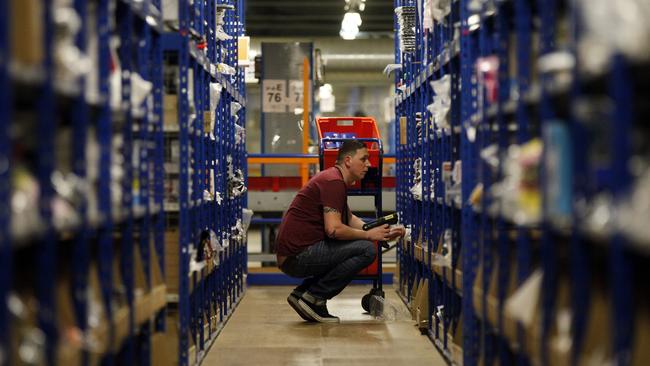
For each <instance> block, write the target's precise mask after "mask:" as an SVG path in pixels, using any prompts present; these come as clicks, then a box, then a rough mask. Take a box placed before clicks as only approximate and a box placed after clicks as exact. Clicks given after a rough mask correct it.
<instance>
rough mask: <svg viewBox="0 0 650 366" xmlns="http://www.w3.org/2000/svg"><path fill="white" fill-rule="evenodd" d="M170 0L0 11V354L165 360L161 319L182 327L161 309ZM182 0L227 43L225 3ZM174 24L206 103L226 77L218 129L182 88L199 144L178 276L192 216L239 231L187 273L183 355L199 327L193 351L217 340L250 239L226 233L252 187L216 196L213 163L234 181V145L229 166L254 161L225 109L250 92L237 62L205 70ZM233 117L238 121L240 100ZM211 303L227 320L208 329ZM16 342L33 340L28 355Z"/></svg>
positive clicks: (47, 360)
mask: <svg viewBox="0 0 650 366" xmlns="http://www.w3.org/2000/svg"><path fill="white" fill-rule="evenodd" d="M224 3H225V2H224ZM229 4H230V5H233V4H234V9H235V10H234V11H232V12H229V14H228V15H227V16H226V25H225V26H224V30H225V31H226V32H229V33H230V34H233V35H241V34H243V32H244V29H243V27H242V25H241V24H243V22H244V18H243V17H244V6H243V2H241V1H239V2H237V3H236V4H235V3H234V2H233V3H232V4H231V3H229ZM162 5H163V4H162V2H161V0H142V1H133V0H91V1H84V0H73V1H70V2H54V1H51V0H27V1H23V0H20V1H18V0H2V1H1V2H0V12H1V13H2V14H5V15H11V16H7V19H10V20H11V21H7V22H3V23H2V25H1V26H0V97H2V98H1V101H0V117H1V118H0V198H2V200H1V202H0V264H1V265H2V267H1V269H0V271H1V273H0V276H1V278H2V281H0V282H1V284H0V299H1V300H2V301H1V303H2V305H0V364H20V363H26V362H33V363H39V364H50V365H56V364H61V365H72V364H83V365H86V364H93V365H95V364H106V365H112V364H115V365H131V364H140V365H148V364H162V363H161V360H160V356H159V354H158V351H159V350H160V349H162V348H164V346H165V344H166V343H165V341H164V338H165V332H166V331H169V330H170V329H173V328H175V327H176V326H177V324H175V323H173V322H168V321H166V319H167V311H168V310H167V309H168V306H167V298H166V282H165V277H167V279H169V276H170V274H169V273H167V274H165V262H166V256H165V236H164V234H165V227H166V221H167V220H168V216H170V215H171V214H170V213H166V212H165V210H164V207H163V198H164V180H165V172H164V149H163V147H164V139H165V137H164V136H165V133H166V132H165V131H164V123H163V107H164V106H163V48H164V47H167V45H166V44H165V39H166V38H167V36H168V34H167V33H165V28H164V22H163V16H162V11H161V9H162ZM178 5H179V10H180V13H181V14H184V18H183V19H185V20H186V21H185V22H184V23H182V25H183V26H184V28H182V29H184V30H187V29H188V24H189V23H188V21H187V19H189V14H201V18H196V19H194V21H195V22H196V24H198V25H201V26H200V27H199V26H198V25H197V27H196V28H200V29H198V30H197V31H198V32H199V33H198V34H206V35H208V34H209V36H206V40H207V41H209V42H210V44H212V45H218V43H217V41H216V39H215V33H214V29H215V28H214V23H215V22H216V20H215V17H214V14H215V9H214V7H215V6H219V5H217V4H210V5H208V4H207V2H205V3H204V2H201V1H194V2H193V3H192V6H191V8H190V5H189V2H186V1H179V2H178ZM197 11H198V12H197ZM209 12H210V13H209ZM208 14H212V15H213V16H212V17H210V16H208ZM64 15H65V16H64ZM204 19H205V20H206V22H208V23H209V25H208V26H205V29H203V26H202V24H203V20H204ZM210 19H211V20H210ZM210 21H211V23H210ZM77 27H78V28H77ZM210 27H211V28H210ZM18 30H19V31H18ZM179 34H183V35H182V36H179V37H178V39H179V40H180V41H179V42H181V43H182V42H184V43H182V45H183V46H184V47H183V48H182V50H184V51H179V52H181V53H183V54H184V55H185V56H186V58H185V63H184V64H183V67H185V68H186V69H187V68H190V67H193V68H196V69H197V73H196V75H199V76H200V77H199V78H197V82H196V83H195V84H194V88H195V92H194V96H195V98H196V100H195V103H197V104H199V103H201V104H199V106H201V107H203V106H204V105H205V103H206V101H207V96H206V90H207V82H208V80H217V81H220V82H221V83H222V84H223V85H224V92H223V98H222V103H221V104H220V105H219V109H218V110H217V111H215V112H216V114H215V115H216V116H217V120H218V122H217V131H215V134H216V136H218V138H217V139H216V140H215V141H210V142H208V140H207V139H206V138H205V137H204V135H203V134H202V133H201V131H202V128H203V127H202V124H200V123H199V122H198V120H197V119H190V115H189V110H188V108H187V107H188V103H187V98H181V99H180V100H185V103H184V104H182V105H184V106H185V109H184V110H183V114H181V115H180V116H179V121H184V123H181V124H179V127H180V128H178V129H177V130H178V131H179V134H180V136H181V138H182V139H183V142H184V148H186V149H188V151H190V150H191V151H192V153H193V154H194V155H193V156H192V157H191V158H190V157H187V156H186V157H185V160H184V162H183V163H184V164H183V165H182V166H183V167H184V168H183V171H182V172H183V173H184V175H183V177H184V182H185V185H184V187H182V188H183V189H184V191H185V192H188V189H189V188H190V186H192V188H194V190H193V191H192V196H191V197H187V195H181V196H183V197H186V201H185V202H183V205H182V207H181V210H180V215H181V216H182V218H183V220H182V225H181V228H182V232H183V233H184V234H183V235H184V236H183V239H184V241H183V243H184V246H183V247H182V248H181V249H180V250H179V254H184V255H185V257H184V259H186V262H184V263H185V265H184V266H183V268H182V270H184V271H185V272H184V273H185V274H186V275H185V276H184V277H185V278H186V279H188V276H190V275H189V273H190V272H189V270H190V269H189V265H190V258H189V254H188V253H187V250H188V247H189V243H190V240H193V239H197V234H198V233H194V230H195V229H198V228H199V227H208V226H209V227H210V228H212V229H213V230H214V231H215V232H216V233H217V234H218V235H219V238H220V239H224V240H226V241H227V242H228V243H230V245H229V246H228V248H227V249H226V250H225V251H224V252H222V253H221V254H220V264H219V266H218V267H217V266H215V268H214V269H213V270H212V272H211V274H210V275H207V274H206V275H205V276H203V275H202V274H200V273H199V274H197V273H194V274H192V275H191V276H192V277H193V278H191V279H188V280H187V281H184V283H185V287H184V292H182V293H181V294H180V295H181V296H179V298H180V299H181V306H180V309H181V310H182V311H181V312H182V313H183V314H185V315H184V316H183V317H181V322H180V323H179V324H178V326H179V327H180V329H181V330H182V331H184V332H185V333H184V334H186V335H187V336H186V337H179V338H178V340H177V342H179V343H180V346H181V347H183V346H185V348H179V349H181V350H183V352H181V353H180V354H179V357H178V360H177V361H178V362H179V363H180V364H185V365H186V364H188V363H189V357H188V355H189V353H190V352H189V344H188V337H189V336H190V334H191V336H192V337H193V338H194V339H195V343H196V344H199V343H200V347H196V354H195V357H193V361H194V362H200V360H201V356H200V354H204V351H205V350H206V349H207V344H208V343H209V342H210V341H212V340H214V337H212V338H210V336H214V335H215V334H217V333H218V331H219V330H220V328H218V325H219V324H221V326H222V325H223V321H224V320H225V319H226V318H227V317H228V316H229V315H230V314H231V313H232V310H233V308H234V307H235V306H236V303H237V302H238V301H239V299H240V298H241V295H242V294H243V291H244V288H243V284H244V282H243V281H244V275H245V273H244V272H245V263H246V258H245V255H246V249H245V239H244V240H241V239H240V240H238V241H235V240H234V239H232V238H231V235H232V228H233V227H234V226H235V223H236V220H237V218H241V215H242V214H241V212H242V207H245V199H246V198H245V195H241V196H239V197H236V198H235V197H233V198H232V199H231V198H230V197H227V198H226V200H225V201H224V204H222V205H220V206H219V207H217V205H216V204H213V203H209V202H204V201H203V199H202V193H203V189H204V187H205V186H206V184H208V183H206V181H205V180H206V179H207V178H208V176H207V173H206V171H207V170H206V167H212V168H214V172H215V178H216V182H217V186H218V187H220V188H219V189H222V192H226V191H227V187H228V183H229V182H228V179H227V178H226V177H227V173H228V172H227V170H226V169H227V167H226V164H225V162H226V156H231V157H232V160H233V163H232V166H233V167H234V168H235V169H237V168H240V169H242V171H244V172H245V171H246V167H245V163H246V160H245V151H244V148H243V146H245V145H244V144H235V142H234V133H235V132H234V131H235V127H234V122H233V119H232V116H231V114H230V101H232V100H238V101H240V102H241V104H242V105H244V104H245V103H244V102H245V100H244V95H245V89H244V83H243V73H242V71H241V70H239V69H238V70H237V75H236V77H234V78H232V79H230V80H225V78H224V77H223V76H220V75H214V72H213V73H212V74H213V75H212V76H216V78H213V77H211V75H210V74H209V73H205V72H204V73H203V74H200V73H199V72H198V69H199V67H198V66H197V65H199V64H200V65H201V70H203V69H202V67H203V65H205V59H202V60H197V58H198V57H197V56H196V55H199V52H197V50H196V49H195V50H194V51H193V49H192V47H191V46H190V41H189V39H190V37H189V35H188V32H181V33H179ZM179 44H180V43H179ZM178 49H179V50H181V48H180V47H179V48H178ZM236 50H237V39H236V38H235V39H234V40H232V41H228V42H225V43H224V45H223V46H222V45H218V46H217V47H213V48H212V51H213V52H214V54H213V55H212V57H213V58H212V60H213V62H214V60H216V57H217V54H219V55H222V56H223V57H224V61H223V62H225V63H228V64H230V65H236V62H237V55H236ZM193 52H194V54H195V57H194V58H192V59H190V54H192V53H193ZM71 55H72V56H73V57H71ZM185 81H187V80H186V79H185ZM183 90H185V91H186V90H187V84H185V89H183ZM239 117H240V119H239V121H240V122H239V123H238V124H239V125H240V126H241V127H243V126H244V123H243V121H244V120H245V108H242V110H241V111H239ZM189 131H198V133H196V132H195V133H194V134H191V135H190V133H188V132H189ZM190 166H191V169H190ZM200 167H201V168H203V169H200ZM190 171H191V172H192V174H191V175H190V174H189V173H190ZM199 189H200V190H199ZM190 203H192V205H190ZM226 241H224V242H222V243H223V244H225V243H226ZM204 272H205V270H204ZM179 274H180V273H179ZM181 277H183V276H181ZM190 281H192V285H193V287H192V289H193V291H190V289H191V288H190V286H191V285H190ZM199 290H200V291H199ZM210 311H212V313H214V312H215V311H219V312H220V314H219V315H220V319H219V321H218V322H217V323H218V324H215V325H216V326H217V327H216V328H215V327H211V328H209V329H204V328H203V327H202V325H203V323H202V322H203V321H204V315H206V314H207V313H209V312H210ZM207 319H208V320H210V318H209V317H208V318H207ZM199 338H200V339H201V341H200V342H199V341H198V339H199ZM161 345H163V346H162V347H161ZM20 347H28V348H29V349H31V350H33V351H34V352H31V353H30V354H29V357H31V358H30V359H29V360H26V359H24V357H26V356H25V355H26V354H24V353H19V352H18V349H19V348H20ZM153 349H156V350H157V352H156V353H154V352H152V350H153ZM164 361H166V362H169V361H170V360H164ZM172 362H173V363H175V360H174V361H172Z"/></svg>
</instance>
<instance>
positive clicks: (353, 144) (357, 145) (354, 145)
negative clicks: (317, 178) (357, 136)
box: [336, 139, 366, 164]
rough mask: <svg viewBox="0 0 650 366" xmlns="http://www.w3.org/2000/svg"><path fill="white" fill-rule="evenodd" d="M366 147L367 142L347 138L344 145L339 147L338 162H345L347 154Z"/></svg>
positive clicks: (350, 154)
mask: <svg viewBox="0 0 650 366" xmlns="http://www.w3.org/2000/svg"><path fill="white" fill-rule="evenodd" d="M365 148H366V144H364V143H363V142H361V141H359V140H353V139H349V140H345V141H344V142H343V145H341V147H340V148H339V154H338V155H337V156H336V164H341V163H343V160H345V157H346V156H352V155H354V154H356V153H357V150H359V149H365Z"/></svg>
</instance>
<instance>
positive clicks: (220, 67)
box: [217, 62, 237, 75]
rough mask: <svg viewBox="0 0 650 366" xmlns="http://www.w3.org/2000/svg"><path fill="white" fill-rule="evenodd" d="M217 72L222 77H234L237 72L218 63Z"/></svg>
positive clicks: (228, 66)
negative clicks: (222, 75)
mask: <svg viewBox="0 0 650 366" xmlns="http://www.w3.org/2000/svg"><path fill="white" fill-rule="evenodd" d="M217 72H218V73H219V74H224V75H235V74H236V73H237V70H236V69H235V68H234V67H232V66H230V65H227V64H224V63H223V62H220V63H218V64H217Z"/></svg>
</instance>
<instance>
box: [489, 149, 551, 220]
mask: <svg viewBox="0 0 650 366" xmlns="http://www.w3.org/2000/svg"><path fill="white" fill-rule="evenodd" d="M542 147H543V144H542V141H541V140H540V139H533V140H530V141H529V142H527V143H526V144H524V145H521V146H518V145H512V146H510V147H509V148H508V153H507V155H506V159H505V161H504V163H503V164H504V176H505V177H504V179H503V180H502V181H500V182H497V183H495V184H493V185H492V186H491V188H490V194H491V196H492V197H493V199H494V201H493V203H492V207H491V208H490V211H491V212H495V211H498V210H499V208H498V206H499V205H500V208H501V214H502V215H503V216H504V217H506V218H508V219H510V220H512V221H514V222H515V223H516V224H518V225H535V224H537V223H539V222H540V220H541V212H542V208H541V190H540V181H539V169H540V163H541V156H542Z"/></svg>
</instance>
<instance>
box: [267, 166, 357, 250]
mask: <svg viewBox="0 0 650 366" xmlns="http://www.w3.org/2000/svg"><path fill="white" fill-rule="evenodd" d="M347 200H348V198H347V187H346V185H345V181H343V176H342V175H341V171H339V169H338V168H336V167H331V168H328V169H325V170H323V171H322V172H320V173H318V174H316V175H315V176H313V177H312V178H311V179H310V180H309V182H307V184H306V185H305V186H304V187H302V189H300V191H299V192H298V194H296V197H295V198H294V199H293V201H292V202H291V205H290V206H289V209H287V212H286V213H285V215H284V218H283V219H282V224H280V228H279V230H278V237H277V240H276V251H277V253H278V254H279V255H283V256H294V255H297V254H299V253H300V252H302V251H303V250H305V249H306V248H307V247H309V246H310V245H312V244H315V243H317V242H319V241H322V240H325V239H326V238H327V235H326V234H325V223H324V220H323V207H325V206H327V207H331V208H335V209H337V210H338V211H339V212H341V220H342V221H343V223H346V222H347V218H348V205H347Z"/></svg>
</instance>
